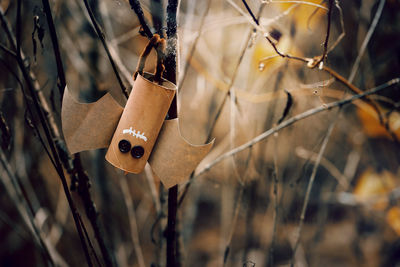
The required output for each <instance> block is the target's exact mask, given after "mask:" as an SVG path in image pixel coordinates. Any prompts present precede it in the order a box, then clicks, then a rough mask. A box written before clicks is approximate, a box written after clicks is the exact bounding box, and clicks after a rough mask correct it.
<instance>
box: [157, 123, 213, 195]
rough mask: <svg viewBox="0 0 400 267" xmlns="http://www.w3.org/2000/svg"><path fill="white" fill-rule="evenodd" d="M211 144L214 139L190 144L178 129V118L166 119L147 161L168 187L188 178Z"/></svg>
mask: <svg viewBox="0 0 400 267" xmlns="http://www.w3.org/2000/svg"><path fill="white" fill-rule="evenodd" d="M213 144H214V140H213V141H211V142H210V143H208V144H205V145H192V144H190V143H189V142H187V141H186V140H185V139H184V138H183V137H182V135H181V133H180V131H179V120H178V119H174V120H167V121H165V122H164V125H163V128H162V129H161V132H160V135H159V136H158V139H157V143H156V146H155V148H154V151H153V153H152V154H151V157H150V159H149V163H150V166H151V167H152V169H153V171H154V173H155V175H157V176H158V177H159V178H160V180H161V181H162V183H163V184H164V186H165V187H166V188H170V187H172V186H174V185H176V184H180V183H183V182H185V181H187V180H188V179H189V175H190V174H191V173H192V171H194V169H195V168H196V166H197V165H198V164H199V163H200V161H201V160H202V159H203V158H204V157H205V156H206V155H207V153H208V152H209V151H210V149H211V148H212V146H213Z"/></svg>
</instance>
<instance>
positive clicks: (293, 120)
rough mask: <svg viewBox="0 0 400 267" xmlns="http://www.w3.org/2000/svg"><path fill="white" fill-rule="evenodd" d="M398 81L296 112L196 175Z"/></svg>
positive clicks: (397, 79) (222, 156)
mask: <svg viewBox="0 0 400 267" xmlns="http://www.w3.org/2000/svg"><path fill="white" fill-rule="evenodd" d="M398 83H400V78H395V79H392V80H390V81H388V82H386V83H384V84H382V85H379V86H377V87H375V88H373V89H370V90H368V91H365V92H363V93H361V94H357V95H353V96H351V97H349V98H346V99H343V100H340V101H335V102H332V103H329V104H326V105H323V106H320V107H317V108H313V109H310V110H307V111H305V112H303V113H300V114H298V115H296V116H294V117H291V118H290V119H287V120H285V121H283V122H282V123H281V124H279V125H277V126H275V127H273V128H271V129H269V130H268V131H265V132H264V133H262V134H260V135H258V136H257V137H255V138H253V139H252V140H250V141H248V142H246V143H245V144H243V145H241V146H239V147H237V148H235V149H232V150H231V151H228V152H226V153H224V154H222V155H220V156H219V157H217V158H216V159H215V160H214V161H212V162H210V163H209V164H207V165H206V166H205V167H204V168H203V169H202V170H200V171H199V172H198V173H197V175H196V176H200V175H201V174H203V173H205V172H207V171H209V170H210V169H211V168H212V167H213V166H215V165H216V164H217V163H219V162H220V161H222V160H224V159H226V158H228V157H230V156H232V155H235V154H237V153H239V152H241V151H243V150H245V149H247V148H250V147H252V146H254V145H255V144H257V143H258V142H260V141H262V140H264V139H266V138H267V137H269V136H270V135H272V134H274V133H276V132H278V131H280V130H282V129H283V128H286V127H288V126H290V125H292V124H294V123H296V122H297V121H300V120H303V119H306V118H308V117H311V116H313V115H315V114H318V113H320V112H323V111H327V110H331V109H333V108H336V107H341V106H344V105H347V104H349V103H352V102H353V101H355V100H357V99H362V98H365V97H366V96H369V95H372V94H376V93H378V92H380V91H382V90H384V89H386V88H388V87H390V86H392V85H394V84H398Z"/></svg>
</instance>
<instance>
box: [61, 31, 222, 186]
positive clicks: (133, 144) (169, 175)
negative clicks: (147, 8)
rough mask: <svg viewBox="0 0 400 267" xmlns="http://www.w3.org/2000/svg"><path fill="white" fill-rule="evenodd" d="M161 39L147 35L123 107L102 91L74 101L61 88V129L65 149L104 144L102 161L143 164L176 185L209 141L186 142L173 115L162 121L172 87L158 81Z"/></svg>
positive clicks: (132, 168)
mask: <svg viewBox="0 0 400 267" xmlns="http://www.w3.org/2000/svg"><path fill="white" fill-rule="evenodd" d="M152 48H155V49H156V51H157V68H156V72H155V74H150V73H146V72H143V69H144V66H145V61H146V58H147V56H148V55H149V53H150V51H151V49H152ZM164 49H165V40H164V39H162V38H160V37H159V36H158V35H154V37H153V38H151V39H150V41H149V43H148V44H147V46H146V48H145V49H144V51H143V52H142V55H141V57H140V60H139V63H138V68H137V71H136V73H135V74H134V79H135V83H134V86H133V88H132V91H131V93H130V95H129V98H128V101H127V103H126V105H125V108H123V107H121V106H120V105H119V104H118V103H117V102H116V101H115V100H114V99H113V98H112V96H111V95H110V94H109V93H107V94H106V95H104V96H103V97H102V98H100V99H99V100H98V101H97V102H94V103H89V104H84V103H79V102H77V101H76V100H75V99H74V98H73V97H72V96H71V94H70V93H69V91H68V88H66V90H65V93H64V98H63V104H62V111H61V117H62V128H63V132H64V137H65V140H66V143H67V147H68V149H69V151H70V152H71V153H77V152H80V151H84V150H91V149H98V148H106V147H108V150H107V153H106V160H107V161H108V162H110V163H111V164H112V165H114V166H115V167H117V168H119V169H122V170H124V171H126V172H131V173H140V172H142V171H143V169H144V167H145V165H146V162H147V161H148V162H149V163H150V166H151V167H152V169H153V172H154V174H155V175H156V176H158V177H159V179H160V180H161V182H162V183H163V184H164V186H165V187H166V188H170V187H172V186H174V185H176V184H179V183H182V182H184V181H186V180H187V179H188V178H189V175H190V173H191V172H192V171H193V170H194V169H195V168H196V166H197V165H198V164H199V163H200V161H201V160H202V159H203V158H204V157H205V156H206V155H207V153H208V152H209V151H210V149H211V147H212V146H213V143H214V141H212V142H210V143H208V144H205V145H192V144H190V143H188V142H187V141H186V140H185V139H184V138H183V137H182V136H181V134H180V131H179V121H178V119H173V120H164V119H165V117H166V115H167V112H168V109H169V107H170V105H171V102H172V100H173V98H174V96H175V93H176V90H177V88H176V85H175V84H173V83H171V82H169V81H167V80H165V79H163V78H162V73H163V71H164V66H163V50H164Z"/></svg>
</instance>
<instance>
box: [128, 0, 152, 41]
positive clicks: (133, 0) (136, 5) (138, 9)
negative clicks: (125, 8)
mask: <svg viewBox="0 0 400 267" xmlns="http://www.w3.org/2000/svg"><path fill="white" fill-rule="evenodd" d="M129 4H131V8H132V9H133V11H135V13H136V15H137V17H138V19H139V22H140V25H141V26H142V30H143V33H144V34H145V35H146V36H147V38H151V37H153V33H152V32H151V30H150V28H149V26H148V24H147V22H146V19H145V18H144V14H143V9H142V6H141V5H140V2H139V0H129Z"/></svg>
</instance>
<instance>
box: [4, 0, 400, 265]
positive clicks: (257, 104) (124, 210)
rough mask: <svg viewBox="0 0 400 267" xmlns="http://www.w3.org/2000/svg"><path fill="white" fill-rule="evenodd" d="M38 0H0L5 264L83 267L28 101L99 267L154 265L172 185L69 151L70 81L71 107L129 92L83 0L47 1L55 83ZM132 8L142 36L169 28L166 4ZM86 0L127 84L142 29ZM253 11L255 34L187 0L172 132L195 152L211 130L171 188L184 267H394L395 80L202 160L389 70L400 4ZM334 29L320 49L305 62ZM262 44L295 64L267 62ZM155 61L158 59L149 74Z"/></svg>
mask: <svg viewBox="0 0 400 267" xmlns="http://www.w3.org/2000/svg"><path fill="white" fill-rule="evenodd" d="M43 2H46V1H43ZM43 2H42V1H39V0H31V1H20V0H18V1H17V0H14V1H7V0H2V1H1V2H0V6H1V17H2V29H1V31H0V44H1V45H0V48H1V50H0V70H1V71H0V105H1V106H0V115H1V125H0V129H1V131H0V137H1V167H0V177H1V179H0V180H1V183H0V207H1V208H0V239H1V242H0V266H47V265H50V266H51V265H55V266H84V265H86V260H85V254H84V251H83V249H82V246H81V242H80V238H79V235H78V233H77V230H76V227H75V224H74V220H73V216H72V213H71V211H70V208H69V206H68V201H67V198H66V196H65V193H64V191H63V187H62V183H61V182H60V174H59V173H57V171H56V169H55V168H54V166H53V163H52V160H50V158H49V156H48V152H47V151H49V150H50V145H48V143H47V141H46V135H45V132H44V131H43V128H42V126H41V121H40V117H39V114H38V113H37V112H36V111H35V102H36V103H37V102H38V101H37V100H35V99H36V98H37V97H38V98H39V106H40V108H41V109H42V110H44V115H45V117H46V120H47V125H48V128H49V129H50V135H51V137H52V140H53V141H54V144H55V145H56V147H57V149H58V151H59V154H60V155H61V160H62V163H63V169H64V173H65V176H66V181H67V183H68V187H70V189H71V196H72V200H73V202H74V203H75V205H76V207H77V210H78V212H79V214H80V218H81V219H80V225H84V233H83V235H84V236H85V239H86V242H87V244H88V247H89V257H90V258H91V259H92V261H93V264H94V265H95V266H140V267H143V266H165V250H166V240H165V236H164V230H165V227H166V215H167V208H168V207H167V198H168V193H167V190H166V189H164V188H163V187H162V186H160V184H159V183H158V182H156V181H155V180H154V177H153V176H152V173H151V170H150V169H149V168H148V166H147V167H146V170H145V172H143V173H142V174H139V175H134V174H127V175H125V174H124V173H123V172H122V171H120V170H118V169H116V168H114V167H113V166H111V165H110V164H109V163H108V162H106V161H105V159H104V156H105V151H106V150H104V149H101V150H95V151H85V152H82V153H80V154H79V156H76V155H72V156H71V155H69V153H68V152H67V151H66V150H65V144H64V143H63V137H62V131H61V121H60V109H61V101H60V100H61V97H62V95H61V93H60V92H61V89H63V88H61V87H62V85H63V83H66V84H67V85H68V88H69V90H70V91H71V92H72V94H73V95H74V96H75V97H76V98H77V99H79V100H80V101H81V102H94V101H96V100H97V99H99V98H100V97H101V96H102V95H104V94H105V93H106V92H110V93H111V94H112V96H113V97H114V98H115V99H116V100H117V101H118V102H119V103H120V104H121V105H124V103H125V101H126V98H125V96H124V94H123V93H122V91H121V87H120V85H119V83H118V80H117V79H116V76H115V73H114V71H113V68H112V66H111V64H110V60H109V58H108V56H107V54H106V51H105V49H104V47H103V45H102V43H101V41H100V39H99V37H98V35H97V34H96V32H95V30H94V28H93V24H92V22H91V19H90V16H89V13H88V9H87V7H86V6H85V3H84V1H80V0H72V1H61V0H53V1H50V7H51V13H52V16H53V20H54V25H55V31H56V33H57V40H58V44H59V50H60V59H61V62H62V64H63V66H64V70H65V82H64V81H63V79H62V78H60V75H59V72H58V71H57V63H56V62H57V61H56V58H55V54H54V52H53V51H54V50H53V44H52V38H51V29H49V24H48V22H47V19H48V16H47V17H46V9H45V8H44V6H43ZM140 2H141V5H142V8H143V10H144V15H145V18H146V19H147V21H148V23H149V25H150V27H151V29H152V30H153V32H163V31H165V29H166V23H165V17H166V14H165V12H166V7H167V1H166V0H147V1H140ZM88 3H89V5H90V8H91V10H92V12H93V15H94V17H95V18H96V21H97V23H98V24H99V25H100V26H101V27H102V29H103V32H104V37H105V40H106V43H107V47H108V49H109V52H110V55H111V57H112V58H113V60H114V62H115V64H116V68H117V71H118V73H119V74H120V76H121V79H122V83H123V85H124V86H125V87H126V88H127V89H128V92H129V91H130V88H131V86H132V84H133V80H132V74H133V73H134V72H135V70H136V65H137V62H138V57H139V55H140V53H141V51H142V50H143V48H144V46H145V45H146V43H147V38H146V37H143V36H142V35H140V33H139V29H140V24H139V20H138V18H137V16H136V14H135V12H134V11H133V10H132V9H131V6H130V4H129V1H127V0H91V1H88ZM247 4H248V6H249V8H250V9H251V10H252V11H253V13H254V15H255V16H256V18H257V19H258V21H259V24H260V25H259V26H257V27H256V25H255V23H254V21H253V19H252V17H251V16H250V15H249V12H248V10H247V9H246V7H245V5H244V4H243V2H242V1H239V0H227V1H225V0H220V1H211V0H205V1H180V6H179V13H178V34H179V39H178V44H179V45H178V66H179V70H178V76H177V77H178V79H177V80H178V88H179V93H178V110H179V118H180V128H181V134H182V135H183V136H184V137H185V138H186V139H187V140H189V141H190V142H191V143H194V144H203V143H205V142H207V141H210V140H212V139H213V138H215V144H214V147H213V149H212V151H211V152H210V154H209V155H208V156H207V157H206V158H205V159H204V161H203V162H202V163H201V164H200V165H199V166H198V168H197V170H196V172H195V174H194V175H193V176H192V178H191V179H190V181H189V182H188V183H185V184H182V185H180V186H179V206H178V224H177V232H178V240H179V242H178V249H179V254H178V259H179V262H180V265H181V266H257V267H258V266H291V264H293V265H294V266H400V206H399V197H400V191H399V186H400V168H399V162H400V152H399V151H400V145H399V142H398V140H397V139H398V138H400V113H399V107H400V102H399V101H400V91H399V89H400V88H399V85H398V84H394V85H393V86H391V87H390V88H388V89H386V90H384V91H382V92H381V93H380V94H379V96H378V95H373V96H371V97H370V98H369V99H368V100H357V101H354V102H352V103H351V104H349V105H346V106H343V107H342V108H341V109H340V111H339V110H338V109H332V110H326V111H323V112H320V113H317V114H315V115H313V116H311V117H309V118H307V119H304V120H299V121H296V122H295V123H294V124H292V125H290V126H289V127H286V128H284V129H282V130H279V131H278V132H277V133H275V134H272V135H270V136H268V137H267V138H265V139H263V140H262V141H260V142H256V143H254V144H253V145H251V146H250V147H249V148H247V149H245V150H243V151H241V152H239V153H236V154H234V155H233V156H230V157H227V158H226V159H224V160H222V161H220V162H219V163H217V164H215V165H212V167H211V168H208V167H207V166H210V165H209V164H213V162H214V160H215V159H216V158H218V157H219V156H220V155H222V154H223V153H225V152H228V151H230V150H232V149H234V148H236V147H238V146H240V145H242V144H244V143H246V142H248V141H250V140H252V139H253V138H255V137H256V136H258V135H260V134H262V133H263V132H265V131H267V130H269V129H271V128H272V127H275V126H276V125H278V124H279V123H280V122H281V121H282V120H283V121H284V120H286V119H288V118H290V117H293V116H295V115H297V114H300V113H302V112H305V111H307V110H310V109H314V108H318V107H321V106H324V105H327V104H328V103H330V102H333V101H338V100H340V99H342V98H344V97H349V96H351V95H353V94H354V92H353V91H352V90H350V89H352V88H350V87H351V84H353V85H354V86H355V87H356V89H357V88H358V89H359V90H361V91H365V90H368V89H371V88H374V87H376V86H378V85H382V84H385V83H387V82H388V81H390V80H391V79H393V78H397V77H399V74H400V12H399V11H400V2H399V1H396V0H386V1H385V0H364V1H361V0H357V1H339V0H335V1H333V0H329V1H328V0H327V1H318V0H308V1H278V0H276V1H273V0H270V1H259V0H248V1H247ZM329 8H330V9H331V11H330V20H329V19H328V13H329V12H328V9H329ZM157 10H162V11H163V12H162V13H157ZM155 14H158V15H157V16H156V15H155ZM6 21H7V22H8V25H7V24H5V23H4V22H6ZM328 21H329V22H330V23H329V24H330V27H329V28H330V32H329V36H328V37H329V43H328V46H327V57H326V59H325V61H324V62H323V64H318V66H316V67H315V68H312V66H311V65H312V64H311V63H312V62H316V61H318V58H317V57H318V56H321V55H323V52H324V42H325V39H326V36H327V28H328ZM7 29H8V30H7ZM265 36H268V38H269V39H270V40H271V41H272V43H273V44H274V45H275V47H276V48H277V49H278V51H280V53H282V54H289V55H292V56H295V57H297V58H300V60H298V59H290V58H287V57H286V58H283V57H280V56H279V55H277V53H276V51H275V50H274V47H273V46H272V45H271V44H270V43H269V42H268V41H267V40H266V38H265ZM13 39H14V41H12V40H13ZM15 40H16V43H17V47H14V46H15V45H14V44H13V42H15ZM53 41H54V38H53ZM16 49H17V50H18V49H20V51H21V54H23V57H22V58H21V59H20V60H19V62H18V60H16V56H15V55H16V54H17V56H18V53H16ZM314 57H316V58H314ZM313 58H314V59H313ZM301 59H303V60H301ZM304 59H305V60H304ZM313 60H314V61H313ZM154 66H155V53H154V51H153V52H152V54H151V58H150V60H149V61H148V62H147V65H146V69H147V71H153V70H154ZM22 68H24V71H22ZM329 70H333V72H332V71H329ZM24 73H25V74H28V75H29V76H30V82H27V80H26V76H24ZM341 78H343V80H344V81H345V82H343V80H342V81H341V82H340V81H339V80H340V79H341ZM29 84H31V85H32V87H33V88H34V89H35V97H34V96H33V95H32V94H31V93H30V91H29V90H28V89H29V87H30V85H29ZM346 84H347V85H346ZM349 85H350V86H349ZM60 88H61V89H60ZM23 92H24V93H23ZM371 103H372V104H371ZM376 109H379V111H380V114H381V117H382V122H380V120H379V116H378V115H377V112H376ZM43 139H44V141H43ZM43 144H45V145H43ZM50 154H51V153H50ZM50 259H51V260H50Z"/></svg>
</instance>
